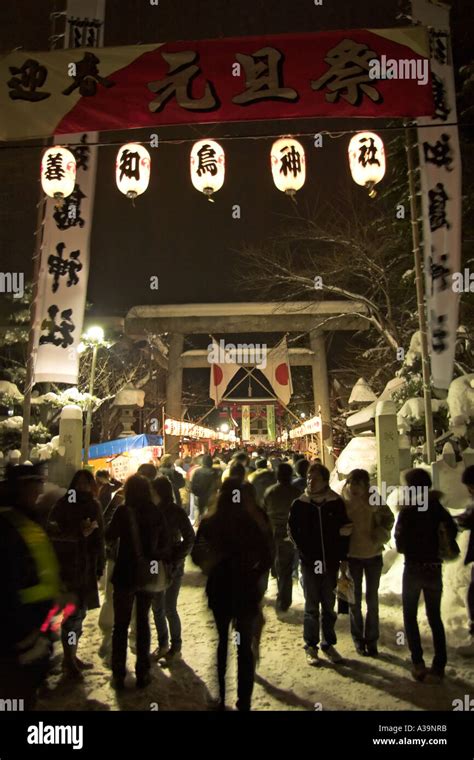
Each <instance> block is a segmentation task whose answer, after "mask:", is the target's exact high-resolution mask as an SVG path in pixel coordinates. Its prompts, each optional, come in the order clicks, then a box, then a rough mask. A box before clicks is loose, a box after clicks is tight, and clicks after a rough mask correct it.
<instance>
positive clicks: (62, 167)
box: [41, 145, 76, 199]
mask: <svg viewBox="0 0 474 760" xmlns="http://www.w3.org/2000/svg"><path fill="white" fill-rule="evenodd" d="M75 184H76V159H75V158H74V156H73V154H72V153H71V151H70V150H68V149H67V148H63V147H62V146H61V145H54V146H53V147H52V148H48V149H47V150H46V151H45V152H44V153H43V158H42V160H41V187H42V188H43V190H44V192H45V193H46V195H48V196H49V197H50V198H57V199H61V198H67V197H68V195H71V193H72V191H73V190H74V185H75Z"/></svg>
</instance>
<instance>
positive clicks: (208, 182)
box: [190, 140, 225, 200]
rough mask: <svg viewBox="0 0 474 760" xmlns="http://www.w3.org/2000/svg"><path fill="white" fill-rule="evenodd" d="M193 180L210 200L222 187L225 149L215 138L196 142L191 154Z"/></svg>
mask: <svg viewBox="0 0 474 760" xmlns="http://www.w3.org/2000/svg"><path fill="white" fill-rule="evenodd" d="M190 170H191V181H192V183H193V185H194V187H195V188H196V190H199V192H201V193H204V195H207V196H208V198H209V200H212V198H211V197H210V196H211V195H212V194H213V193H216V192H217V191H218V190H220V189H221V187H222V185H223V184H224V177H225V153H224V149H223V147H222V146H221V145H219V143H217V142H216V141H215V140H199V141H198V142H197V143H194V145H193V147H192V150H191V156H190Z"/></svg>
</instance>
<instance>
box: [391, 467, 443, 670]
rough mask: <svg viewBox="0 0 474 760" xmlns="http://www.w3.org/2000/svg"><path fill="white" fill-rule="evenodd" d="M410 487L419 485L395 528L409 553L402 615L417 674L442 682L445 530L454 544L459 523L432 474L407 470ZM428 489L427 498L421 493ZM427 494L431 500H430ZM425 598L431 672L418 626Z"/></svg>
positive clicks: (400, 546) (403, 551)
mask: <svg viewBox="0 0 474 760" xmlns="http://www.w3.org/2000/svg"><path fill="white" fill-rule="evenodd" d="M405 480H406V483H407V486H409V488H412V489H416V492H415V493H416V495H415V496H414V497H413V498H410V499H406V500H405V499H404V501H407V502H408V503H407V504H404V505H403V506H402V507H401V510H400V513H399V515H398V519H397V524H396V526H395V541H396V545H397V549H398V551H399V552H400V554H404V555H405V568H404V571H403V584H402V600H403V619H404V623H405V633H406V636H407V640H408V647H409V649H410V652H411V659H412V675H413V678H414V679H415V680H417V681H424V680H425V678H426V677H427V676H429V680H432V681H439V680H440V679H442V678H443V676H444V671H445V667H446V662H447V652H446V635H445V632H444V626H443V621H442V619H441V596H442V593H443V574H442V568H443V559H442V557H441V552H440V535H441V531H443V532H444V533H445V534H446V538H447V540H448V541H449V542H450V543H452V542H454V540H455V538H456V534H457V528H456V523H455V522H454V520H453V518H452V517H451V515H450V514H449V512H448V511H447V510H446V509H445V508H444V507H443V505H442V504H441V502H440V500H439V497H440V495H441V494H439V493H438V492H437V491H432V490H430V489H431V486H432V481H431V477H430V475H429V473H427V472H426V471H425V470H422V469H421V468H416V469H414V470H409V471H408V472H407V473H405ZM422 493H423V498H418V495H421V494H422ZM424 494H426V496H427V498H425V496H424ZM422 591H423V596H424V599H425V606H426V616H427V618H428V622H429V624H430V628H431V632H432V635H433V646H434V658H433V663H432V665H431V668H430V670H427V669H426V666H425V661H424V659H423V648H422V646H421V638H420V630H419V627H418V620H417V615H418V603H419V600H420V595H421V592H422Z"/></svg>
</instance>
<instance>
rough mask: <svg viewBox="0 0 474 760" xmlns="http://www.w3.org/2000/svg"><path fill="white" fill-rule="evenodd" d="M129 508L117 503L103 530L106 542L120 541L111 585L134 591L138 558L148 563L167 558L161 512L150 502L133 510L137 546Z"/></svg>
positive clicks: (166, 533) (137, 572)
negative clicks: (105, 529) (108, 522)
mask: <svg viewBox="0 0 474 760" xmlns="http://www.w3.org/2000/svg"><path fill="white" fill-rule="evenodd" d="M131 511H132V508H131V507H128V506H127V505H126V504H120V506H118V507H117V510H116V512H115V514H114V516H113V518H112V522H111V523H110V525H109V528H108V529H107V531H106V534H105V537H106V539H107V541H110V540H113V539H117V538H118V539H120V543H119V549H118V555H117V560H116V563H115V567H114V572H113V575H112V583H113V585H114V586H117V587H119V588H124V589H130V590H133V589H136V588H138V584H139V556H142V557H145V558H146V559H149V560H150V561H151V560H160V559H163V560H166V559H167V557H168V556H169V538H168V530H167V525H166V522H165V518H164V517H163V514H162V512H161V511H160V509H159V508H158V506H157V505H156V504H153V502H151V501H150V502H145V503H143V504H140V507H139V508H138V509H134V510H133V516H134V517H135V521H136V523H137V532H138V536H137V538H138V541H139V544H140V545H139V546H137V545H136V541H135V538H136V536H135V533H134V530H133V523H132V520H133V517H131V515H130V514H129V513H130V512H131Z"/></svg>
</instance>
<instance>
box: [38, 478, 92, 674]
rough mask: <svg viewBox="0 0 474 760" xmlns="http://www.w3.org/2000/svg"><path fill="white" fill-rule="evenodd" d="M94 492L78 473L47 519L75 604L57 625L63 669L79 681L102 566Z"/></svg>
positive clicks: (64, 583) (65, 585)
mask: <svg viewBox="0 0 474 760" xmlns="http://www.w3.org/2000/svg"><path fill="white" fill-rule="evenodd" d="M97 491H98V489H97V484H96V482H95V479H94V476H93V475H92V473H91V472H89V471H88V470H78V471H77V472H76V474H75V475H74V477H73V479H72V481H71V484H70V486H69V488H68V490H67V492H66V493H65V495H64V496H63V497H62V498H61V499H59V501H57V502H56V504H55V506H54V507H53V508H52V510H51V512H50V515H49V519H48V533H49V535H50V536H51V540H52V541H53V545H54V548H55V550H56V553H57V555H58V559H59V565H60V568H61V578H62V582H63V587H64V590H65V591H66V592H67V593H68V594H70V595H71V596H72V602H73V603H74V604H75V605H76V609H75V610H74V612H73V613H72V614H71V615H70V616H69V617H68V618H67V619H66V620H65V621H64V622H63V624H62V626H61V641H62V645H63V652H64V661H63V670H64V672H65V675H66V676H68V677H70V678H76V679H81V678H82V672H81V671H82V670H87V669H89V668H92V667H93V666H92V665H91V664H90V663H86V662H83V661H82V660H80V659H79V657H78V656H77V647H78V644H79V639H80V637H81V635H82V626H83V622H84V618H85V617H86V615H87V611H88V610H90V609H95V608H97V607H99V606H100V602H99V589H98V580H99V579H100V578H101V577H102V574H103V572H104V567H105V543H104V523H103V517H102V508H101V505H100V502H99V501H98V499H97Z"/></svg>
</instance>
